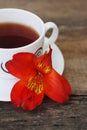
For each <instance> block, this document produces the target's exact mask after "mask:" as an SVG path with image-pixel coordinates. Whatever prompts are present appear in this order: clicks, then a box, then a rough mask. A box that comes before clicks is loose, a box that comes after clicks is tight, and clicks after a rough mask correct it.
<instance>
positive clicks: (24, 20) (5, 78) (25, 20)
mask: <svg viewBox="0 0 87 130" xmlns="http://www.w3.org/2000/svg"><path fill="white" fill-rule="evenodd" d="M2 23H16V24H21V25H25V26H28V27H31V28H33V29H34V30H36V31H37V32H38V34H39V38H38V39H37V40H35V41H34V42H33V43H31V44H28V45H25V46H20V47H16V48H12V47H11V48H0V101H10V93H11V89H12V87H13V85H14V84H15V82H17V80H18V79H17V78H15V77H14V76H12V75H11V74H9V73H8V72H7V70H6V67H5V64H6V62H7V61H8V60H10V59H11V58H12V56H13V55H14V54H15V53H18V52H31V53H34V54H36V55H37V56H40V55H41V54H42V52H43V48H44V49H45V50H44V51H47V49H48V47H49V44H50V45H51V44H52V43H54V42H55V41H56V39H57V37H58V27H57V26H56V24H55V23H53V22H47V23H44V22H43V20H42V19H41V18H40V17H39V16H37V15H35V14H34V13H32V12H29V11H26V10H22V9H15V8H4V9H0V24H2ZM50 29H52V34H51V36H50V37H49V38H48V39H47V40H46V42H45V36H46V32H47V31H49V30H50Z"/></svg>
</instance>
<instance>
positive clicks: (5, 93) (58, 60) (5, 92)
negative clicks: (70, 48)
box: [0, 38, 64, 101]
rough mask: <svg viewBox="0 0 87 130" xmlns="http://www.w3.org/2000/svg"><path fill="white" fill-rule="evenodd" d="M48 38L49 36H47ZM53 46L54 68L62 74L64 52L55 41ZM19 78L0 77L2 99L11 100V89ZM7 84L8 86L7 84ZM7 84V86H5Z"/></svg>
mask: <svg viewBox="0 0 87 130" xmlns="http://www.w3.org/2000/svg"><path fill="white" fill-rule="evenodd" d="M46 39H47V38H46ZM51 48H52V49H53V51H52V65H53V68H54V69H55V70H56V71H57V72H58V73H59V74H61V75H62V73H63V70H64V58H63V55H62V52H61V51H60V49H59V48H58V47H57V45H56V44H55V43H53V44H52V45H51ZM17 81H18V79H17V78H13V79H9V80H7V79H4V78H0V83H1V84H0V87H2V88H1V90H0V101H10V93H11V89H12V87H13V85H14V84H15V82H17ZM6 84H7V86H6ZM4 86H6V87H4Z"/></svg>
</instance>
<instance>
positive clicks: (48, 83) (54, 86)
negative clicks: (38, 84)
mask: <svg viewBox="0 0 87 130" xmlns="http://www.w3.org/2000/svg"><path fill="white" fill-rule="evenodd" d="M44 87H45V88H44V89H45V90H44V91H45V94H46V95H47V96H48V97H50V98H51V99H53V100H54V101H56V102H60V103H62V102H65V101H67V100H68V99H69V95H70V94H71V88H70V85H69V84H68V81H67V80H66V79H64V78H63V77H62V76H61V75H59V74H58V73H57V72H56V71H55V70H52V71H51V72H50V73H49V74H47V75H45V78H44Z"/></svg>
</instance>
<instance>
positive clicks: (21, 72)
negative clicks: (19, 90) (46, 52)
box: [6, 53, 34, 79]
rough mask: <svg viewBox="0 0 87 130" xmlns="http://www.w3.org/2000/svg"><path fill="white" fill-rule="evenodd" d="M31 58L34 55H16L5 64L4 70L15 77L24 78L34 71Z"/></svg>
mask: <svg viewBox="0 0 87 130" xmlns="http://www.w3.org/2000/svg"><path fill="white" fill-rule="evenodd" d="M33 58H34V55H33V54H31V53H29V54H28V53H18V54H16V55H14V57H13V59H12V60H10V61H8V62H7V63H6V68H7V69H8V71H9V72H10V73H11V74H12V75H14V76H16V77H18V78H22V79H23V78H26V77H27V76H28V75H30V74H31V73H32V72H33V71H34V67H33Z"/></svg>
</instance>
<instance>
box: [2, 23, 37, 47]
mask: <svg viewBox="0 0 87 130" xmlns="http://www.w3.org/2000/svg"><path fill="white" fill-rule="evenodd" d="M38 38H39V34H38V33H37V32H36V31H35V30H34V29H32V28H31V27H28V26H25V25H21V24H16V23H1V24H0V48H17V47H21V46H25V45H28V44H31V43H32V42H34V41H35V40H37V39H38Z"/></svg>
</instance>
